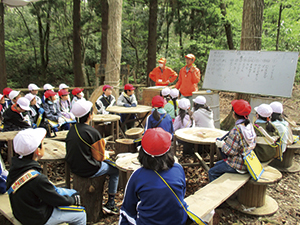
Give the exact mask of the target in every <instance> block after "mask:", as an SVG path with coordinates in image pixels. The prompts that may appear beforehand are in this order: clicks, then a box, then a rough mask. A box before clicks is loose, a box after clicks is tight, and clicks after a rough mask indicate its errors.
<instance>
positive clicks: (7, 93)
mask: <svg viewBox="0 0 300 225" xmlns="http://www.w3.org/2000/svg"><path fill="white" fill-rule="evenodd" d="M11 91H12V89H11V88H9V87H7V88H4V89H3V95H9V93H10V92H11Z"/></svg>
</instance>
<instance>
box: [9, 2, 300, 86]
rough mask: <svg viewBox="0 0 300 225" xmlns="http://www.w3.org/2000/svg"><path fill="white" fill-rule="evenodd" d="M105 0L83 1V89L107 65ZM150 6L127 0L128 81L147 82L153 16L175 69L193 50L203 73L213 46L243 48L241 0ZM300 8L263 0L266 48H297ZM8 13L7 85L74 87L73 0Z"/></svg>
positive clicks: (162, 52)
mask: <svg viewBox="0 0 300 225" xmlns="http://www.w3.org/2000/svg"><path fill="white" fill-rule="evenodd" d="M106 1H107V0H85V1H81V22H80V25H81V46H82V49H81V54H82V57H81V58H82V70H83V73H84V74H85V75H86V80H85V86H95V84H96V83H95V82H96V80H95V64H97V63H99V64H101V63H103V58H104V57H103V54H105V53H103V52H101V50H102V49H103V42H101V41H102V34H103V31H105V29H107V28H105V19H104V18H105V17H107V15H106V14H107V2H106ZM155 1H156V0H155ZM151 3H153V1H152V0H123V13H122V57H121V63H122V65H129V66H130V67H129V77H128V78H127V79H128V81H129V82H131V83H134V84H147V85H149V80H147V78H148V72H147V69H148V70H149V65H148V64H149V62H148V61H147V60H148V59H147V54H148V45H149V44H151V40H150V39H149V38H150V35H149V33H151V30H150V31H149V27H148V26H149V24H150V23H151V22H152V21H151V20H153V19H154V20H155V19H156V22H157V27H156V37H155V41H156V46H157V47H156V59H155V61H157V59H159V58H161V57H165V58H166V59H167V66H169V67H171V68H173V69H174V70H175V71H177V72H179V70H180V68H181V67H183V66H184V65H185V59H184V55H186V54H188V53H193V54H194V55H195V56H196V61H195V64H196V66H197V67H198V68H199V69H200V70H201V73H202V75H205V68H206V64H207V60H208V56H209V52H210V50H211V49H219V50H228V49H237V50H239V49H240V42H241V30H242V15H243V1H239V0H201V1H199V0H157V11H156V12H155V15H156V17H155V16H153V14H152V15H151V14H150V13H149V11H150V7H151ZM299 6H300V3H299V1H296V0H289V1H283V0H282V1H275V0H265V1H264V16H263V18H264V20H263V32H262V37H261V38H262V42H261V43H262V47H261V50H262V51H299V48H300V46H299V39H300V7H299ZM4 12H5V17H4V26H5V55H6V71H7V86H8V87H11V88H21V87H27V85H28V84H29V83H31V82H32V83H36V84H37V85H39V86H42V85H43V84H45V83H50V84H52V85H54V86H56V87H57V86H58V85H59V84H60V83H66V84H68V85H69V86H73V85H74V72H73V47H72V46H73V43H72V40H73V18H72V16H73V0H47V1H39V2H36V3H32V4H29V5H28V6H26V7H18V8H10V7H7V6H5V11H4ZM105 15H106V16H105ZM106 26H107V22H106ZM229 31H230V32H229ZM228 34H231V37H230V38H228ZM108 48H109V46H108ZM101 58H102V59H101ZM105 58H106V55H105ZM152 65H153V64H152ZM152 67H153V66H152ZM152 69H153V68H152ZM299 69H300V67H299V63H298V67H297V72H296V78H295V82H299V81H300V70H299ZM282 76H284V74H282ZM121 85H123V84H121ZM199 85H201V83H200V84H199Z"/></svg>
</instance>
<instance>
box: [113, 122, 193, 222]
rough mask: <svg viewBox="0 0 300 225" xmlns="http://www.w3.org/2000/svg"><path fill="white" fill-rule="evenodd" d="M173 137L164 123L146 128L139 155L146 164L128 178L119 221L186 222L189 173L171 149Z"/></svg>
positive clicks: (141, 161)
mask: <svg viewBox="0 0 300 225" xmlns="http://www.w3.org/2000/svg"><path fill="white" fill-rule="evenodd" d="M171 139H172V135H171V134H170V133H169V132H166V131H164V130H163V129H162V128H160V127H158V128H153V129H148V130H147V131H146V132H145V134H144V136H143V138H142V148H141V149H140V151H139V155H138V160H139V162H140V163H141V165H142V167H141V168H139V169H137V170H136V171H134V172H133V174H132V175H131V177H130V179H129V180H128V183H127V185H126V189H125V194H124V200H123V204H122V208H121V210H120V219H119V224H121V225H123V224H178V225H183V224H186V220H187V217H188V216H187V214H186V212H185V210H184V209H183V207H185V208H187V204H186V202H185V201H184V195H185V191H186V182H185V174H184V170H183V168H182V166H181V165H180V164H178V163H175V160H174V155H173V153H172V151H170V147H171ZM160 176H161V177H162V178H161V177H160ZM163 179H164V180H165V181H166V182H167V183H168V185H169V187H168V186H167V185H166V183H164V181H163ZM171 189H172V190H173V191H174V193H175V194H176V195H177V197H178V199H179V200H180V201H181V203H182V204H183V206H182V205H181V204H180V203H179V201H178V199H177V198H176V197H175V195H174V193H172V190H171Z"/></svg>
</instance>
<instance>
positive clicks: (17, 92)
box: [8, 91, 20, 100]
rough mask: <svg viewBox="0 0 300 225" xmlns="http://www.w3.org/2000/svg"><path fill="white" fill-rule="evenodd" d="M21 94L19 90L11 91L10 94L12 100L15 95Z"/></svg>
mask: <svg viewBox="0 0 300 225" xmlns="http://www.w3.org/2000/svg"><path fill="white" fill-rule="evenodd" d="M19 94H20V92H19V91H11V92H10V93H9V95H8V97H9V99H10V100H13V99H14V98H15V97H17V96H18V95H19Z"/></svg>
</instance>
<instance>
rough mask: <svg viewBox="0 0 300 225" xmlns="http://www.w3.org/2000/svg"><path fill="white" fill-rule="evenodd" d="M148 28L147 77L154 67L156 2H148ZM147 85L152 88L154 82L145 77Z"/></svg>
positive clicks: (155, 0) (154, 0)
mask: <svg viewBox="0 0 300 225" xmlns="http://www.w3.org/2000/svg"><path fill="white" fill-rule="evenodd" d="M149 8H150V12H149V27H148V56H147V58H148V59H147V75H148V74H149V73H150V72H151V71H152V70H153V69H154V68H155V66H156V47H157V44H156V35H157V0H150V7H149ZM147 81H148V82H147V85H148V86H150V85H151V86H153V85H154V82H153V81H152V80H150V78H149V76H147Z"/></svg>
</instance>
